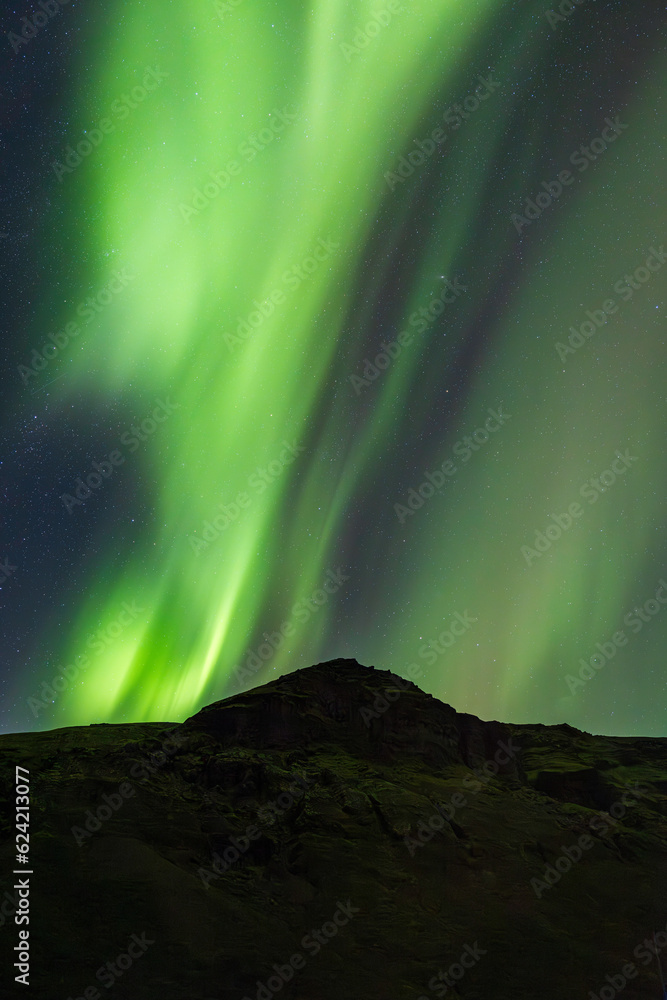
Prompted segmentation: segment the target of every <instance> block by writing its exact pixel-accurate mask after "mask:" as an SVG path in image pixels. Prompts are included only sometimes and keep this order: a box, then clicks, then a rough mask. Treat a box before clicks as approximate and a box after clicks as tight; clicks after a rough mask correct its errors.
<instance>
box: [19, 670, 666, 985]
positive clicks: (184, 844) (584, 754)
mask: <svg viewBox="0 0 667 1000" xmlns="http://www.w3.org/2000/svg"><path fill="white" fill-rule="evenodd" d="M15 765H19V766H22V767H25V768H28V769H29V771H30V799H31V802H30V870H31V871H32V872H33V874H32V875H31V876H30V911H29V917H30V923H29V930H30V939H29V941H30V949H29V950H30V984H31V985H30V992H31V995H32V996H34V997H36V998H39V1000H41V998H42V997H43V998H45V1000H46V998H48V1000H56V998H62V1000H67V998H68V997H71V998H72V1000H74V998H78V997H85V998H86V1000H97V998H98V997H112V998H114V1000H116V998H117V1000H122V998H132V1000H143V998H157V997H159V998H161V1000H244V998H249V1000H271V998H272V997H275V996H280V997H284V998H289V1000H329V998H332V1000H333V998H334V997H335V998H336V1000H340V998H341V997H345V998H351V1000H354V998H357V997H358V998H362V997H363V998H366V997H373V998H374V1000H419V998H422V1000H424V998H426V1000H432V998H434V997H442V996H447V997H450V998H466V1000H482V998H484V1000H487V998H494V1000H505V998H507V1000H509V998H510V997H511V998H513V1000H537V998H538V997H539V998H540V1000H545V998H548V1000H551V998H553V1000H556V998H558V1000H562V998H564V997H567V998H568V1000H569V998H578V997H581V1000H587V998H589V997H590V993H591V992H592V993H593V994H594V996H596V997H600V1000H611V998H612V997H613V996H615V995H617V994H618V993H621V992H622V993H623V994H624V996H625V997H628V998H633V1000H634V998H646V1000H649V998H652V1000H659V998H660V992H659V985H658V965H657V960H656V956H655V954H652V949H653V947H654V945H653V941H652V934H653V931H654V930H655V931H657V932H658V933H657V936H656V945H657V947H658V949H660V948H663V947H665V951H664V952H663V953H662V954H663V956H664V957H663V966H664V968H665V970H666V971H667V947H666V946H667V892H666V889H667V740H657V739H627V738H607V737H600V736H597V737H594V736H591V735H589V734H587V733H582V732H579V731H578V730H575V729H572V728H571V727H569V726H565V725H564V726H553V727H545V726H539V725H538V726H515V725H504V724H501V723H497V722H482V721H480V720H479V719H477V718H475V717H474V716H471V715H465V714H461V713H457V712H456V711H455V710H454V709H453V708H451V707H450V706H448V705H444V704H442V703H441V702H439V701H437V700H436V699H434V698H432V697H431V696H429V695H427V694H425V693H424V692H422V691H420V689H419V688H417V687H416V686H415V685H413V684H411V683H409V682H407V681H403V680H401V679H400V678H398V677H396V676H395V675H393V674H391V673H389V672H388V671H382V670H374V669H372V668H367V667H363V666H360V665H359V664H358V663H357V662H356V661H354V660H336V661H332V662H330V663H325V664H320V665H319V666H315V667H311V668H309V669H307V670H300V671H297V672H296V673H293V674H289V675H286V676H284V677H282V678H280V679H278V680H276V681H274V682H271V683H269V684H266V685H264V686H263V687H259V688H256V689H254V690H252V691H249V692H246V693H244V694H241V695H238V696H234V697H232V698H228V699H226V700H224V701H220V702H216V703H215V704H213V705H209V706H207V707H206V708H204V709H202V711H200V712H198V713H197V714H196V715H194V716H192V717H191V718H190V719H187V720H186V721H185V722H184V723H182V724H180V725H179V724H174V723H153V724H134V725H115V726H107V725H105V726H90V727H79V728H70V729H61V730H56V731H53V732H47V733H35V734H19V735H7V736H2V737H0V769H1V772H2V776H3V784H2V787H3V789H5V792H4V797H5V798H6V800H7V801H6V802H5V808H4V809H3V811H2V820H1V821H0V822H1V823H2V845H1V851H2V871H3V872H4V873H5V878H4V883H5V884H4V889H3V891H4V890H6V892H5V895H4V896H3V900H2V901H3V904H4V905H3V907H2V916H1V917H0V921H1V922H2V925H1V926H0V947H2V949H3V951H4V957H5V958H6V959H7V961H6V962H5V963H3V967H4V969H5V970H10V969H12V968H13V962H14V961H15V960H16V956H15V953H14V952H13V951H12V949H13V948H14V946H15V945H16V944H17V943H18V931H19V927H18V926H17V925H16V924H15V923H14V909H15V907H16V906H17V905H19V907H20V905H21V904H20V903H19V899H18V897H17V896H14V890H13V889H12V885H13V884H14V883H15V882H16V881H17V880H18V879H20V878H21V876H13V875H12V874H11V873H12V872H13V870H14V869H15V868H17V867H19V865H18V863H17V862H16V860H15V856H16V845H15V841H14V825H13V822H14V767H15ZM24 926H25V925H24ZM10 956H12V957H10ZM15 974H16V970H14V971H11V972H10V971H6V972H5V973H4V974H3V979H2V981H1V982H0V996H5V995H6V996H14V995H20V993H19V990H20V989H21V987H20V985H17V984H15V983H14V975H15ZM3 988H6V992H3ZM26 995H27V994H26Z"/></svg>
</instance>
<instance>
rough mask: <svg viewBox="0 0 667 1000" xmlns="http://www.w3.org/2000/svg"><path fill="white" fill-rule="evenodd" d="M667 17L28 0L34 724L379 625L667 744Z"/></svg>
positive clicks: (182, 691)
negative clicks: (666, 450) (666, 42)
mask: <svg viewBox="0 0 667 1000" xmlns="http://www.w3.org/2000/svg"><path fill="white" fill-rule="evenodd" d="M45 8H46V13H45V12H44V10H45ZM26 19H27V20H26ZM666 23H667V17H666V11H665V5H664V3H658V2H654V3H651V2H649V3H616V2H608V3H602V2H594V0H584V2H580V3H572V4H570V3H569V2H567V0H566V2H565V3H562V4H561V5H560V7H559V6H558V5H557V4H556V5H555V6H553V7H549V3H548V0H542V2H528V0H524V2H520V3H511V2H507V0H503V2H502V3H501V2H499V0H403V2H402V4H401V3H399V2H398V0H388V2H386V3H382V0H373V2H371V0H363V2H362V0H354V2H352V3H344V2H343V0H309V2H306V0H229V2H223V0H217V2H213V0H198V2H197V3H195V2H192V0H179V2H171V0H167V2H165V0H160V2H158V0H149V2H137V0H132V2H129V0H127V2H122V3H120V2H115V3H111V4H107V5H103V7H100V6H99V5H91V4H90V3H84V2H70V3H65V4H62V5H61V4H59V3H58V0H45V2H44V4H43V5H42V6H41V7H40V6H39V4H38V3H37V2H35V3H34V4H33V3H32V2H30V3H28V4H20V5H19V4H12V5H10V6H9V8H8V9H7V8H6V9H5V12H4V15H3V24H2V46H3V50H2V61H1V63H0V65H1V67H2V70H1V72H2V77H3V87H2V95H3V96H2V102H1V109H0V114H1V115H2V126H1V141H2V184H1V185H0V197H1V199H2V205H1V212H2V218H1V219H0V250H1V251H2V253H3V279H4V280H3V282H2V299H3V308H2V313H1V315H2V325H3V332H4V337H3V344H4V346H3V352H2V386H1V393H2V395H1V400H2V411H3V425H2V426H3V430H2V439H1V444H0V487H1V493H0V496H1V500H2V521H1V532H2V538H1V547H0V560H2V565H1V567H0V576H1V577H2V582H1V583H0V604H1V609H0V623H1V626H2V674H1V676H0V683H1V688H0V690H1V698H0V704H1V709H2V714H1V716H0V731H3V732H11V731H31V730H43V729H54V728H58V727H62V726H71V725H88V724H89V723H92V722H140V721H156V720H173V721H180V720H181V719H184V718H185V717H186V716H188V715H190V714H193V713H194V712H195V711H197V710H198V709H199V708H200V707H201V706H202V705H205V704H208V703H210V702H212V701H215V700H217V699H220V698H223V697H226V696H228V695H230V694H233V693H235V692H237V691H239V690H244V689H246V688H249V687H253V686H256V685H257V684H260V683H263V682H265V681H267V680H270V679H272V678H275V677H277V676H279V675H281V674H284V673H287V672H289V671H292V670H295V669H299V668H302V667H306V666H309V665H311V664H313V663H317V662H320V661H322V660H327V659H332V658H334V657H339V656H345V657H356V659H358V660H359V661H360V662H361V663H365V664H368V665H370V664H374V665H375V666H376V667H378V668H381V669H390V670H392V671H394V672H395V673H397V674H400V675H402V676H404V677H408V678H411V679H413V680H415V681H416V682H417V683H418V684H419V685H420V687H422V688H423V689H424V690H426V691H428V692H430V693H432V694H433V695H434V696H435V697H437V698H440V699H441V700H443V701H445V702H447V703H449V704H451V705H453V706H454V707H455V708H456V709H457V710H459V711H465V712H471V713H474V714H475V715H478V716H479V717H481V718H482V719H498V720H503V721H507V722H513V723H524V722H526V723H527V722H542V723H545V724H555V723H561V722H567V723H569V724H570V725H573V726H576V727H578V728H580V729H584V730H587V731H589V732H593V733H607V734H611V735H633V734H640V735H647V736H665V735H667V725H666V716H665V704H666V699H665V694H666V691H665V687H666V680H667V666H666V664H665V658H664V649H665V640H666V639H667V535H666V534H665V529H664V524H665V490H666V485H667V483H666V478H667V477H666V465H665V460H664V435H665V426H666V423H665V416H666V410H667V406H666V387H667V378H666V376H667V364H666V360H665V304H664V291H665V284H666V282H665V278H666V277H667V267H666V266H665V264H666V263H667V254H665V244H667V216H666V213H665V179H666V177H665V166H664V163H665V141H664V140H665V121H666V114H665V112H666V108H665V103H666V102H665V95H666V93H667V90H666V84H667V61H666V59H665V46H664V39H665V25H666ZM22 31H23V32H24V33H25V35H27V36H30V37H25V36H24V35H22V34H21V32H22Z"/></svg>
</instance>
